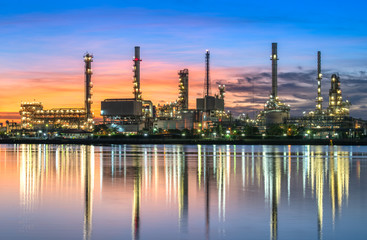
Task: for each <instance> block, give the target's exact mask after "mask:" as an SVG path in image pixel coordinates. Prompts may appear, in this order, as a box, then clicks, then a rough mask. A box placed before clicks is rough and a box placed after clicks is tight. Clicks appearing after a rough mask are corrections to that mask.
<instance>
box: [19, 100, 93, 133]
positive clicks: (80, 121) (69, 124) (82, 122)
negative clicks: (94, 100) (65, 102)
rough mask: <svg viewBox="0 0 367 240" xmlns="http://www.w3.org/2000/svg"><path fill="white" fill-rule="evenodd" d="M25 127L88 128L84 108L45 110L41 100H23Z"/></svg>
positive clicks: (21, 109)
mask: <svg viewBox="0 0 367 240" xmlns="http://www.w3.org/2000/svg"><path fill="white" fill-rule="evenodd" d="M19 113H20V115H21V126H22V128H23V129H43V128H45V127H47V128H49V129H83V130H88V122H87V121H86V119H87V112H86V111H85V109H84V108H53V109H50V110H44V109H43V105H42V103H41V102H22V103H21V105H20V111H19Z"/></svg>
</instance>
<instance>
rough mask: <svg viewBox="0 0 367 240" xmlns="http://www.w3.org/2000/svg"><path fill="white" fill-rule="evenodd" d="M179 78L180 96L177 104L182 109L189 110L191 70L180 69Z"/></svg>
mask: <svg viewBox="0 0 367 240" xmlns="http://www.w3.org/2000/svg"><path fill="white" fill-rule="evenodd" d="M178 76H179V77H180V78H179V84H178V88H179V96H178V101H177V104H178V106H179V108H180V110H187V109H188V108H189V70H188V69H186V68H185V69H183V70H180V71H178Z"/></svg>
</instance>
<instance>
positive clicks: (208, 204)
mask: <svg viewBox="0 0 367 240" xmlns="http://www.w3.org/2000/svg"><path fill="white" fill-rule="evenodd" d="M205 171H206V177H205V181H206V186H205V216H206V218H205V219H206V221H205V227H206V239H210V238H209V227H210V202H209V198H210V196H209V195H210V192H209V180H210V178H209V174H210V171H209V165H206V169H205Z"/></svg>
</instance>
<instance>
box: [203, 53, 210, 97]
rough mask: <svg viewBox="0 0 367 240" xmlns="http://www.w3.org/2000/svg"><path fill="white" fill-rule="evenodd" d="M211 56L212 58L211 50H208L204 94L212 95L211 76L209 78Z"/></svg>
mask: <svg viewBox="0 0 367 240" xmlns="http://www.w3.org/2000/svg"><path fill="white" fill-rule="evenodd" d="M209 58H210V52H209V50H206V54H205V83H204V91H205V93H204V95H205V96H210V78H209Z"/></svg>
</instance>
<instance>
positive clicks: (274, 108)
mask: <svg viewBox="0 0 367 240" xmlns="http://www.w3.org/2000/svg"><path fill="white" fill-rule="evenodd" d="M270 60H271V63H272V72H271V79H272V88H271V94H270V97H269V100H268V101H267V102H266V103H265V105H264V110H263V111H262V112H260V114H259V115H258V116H257V121H258V124H259V125H260V126H263V127H266V126H269V125H272V124H282V123H285V121H286V120H287V119H288V118H289V116H290V115H289V111H290V106H289V105H286V104H284V103H283V102H281V101H280V99H279V97H278V60H279V58H278V45H277V43H272V54H271V56H270Z"/></svg>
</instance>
